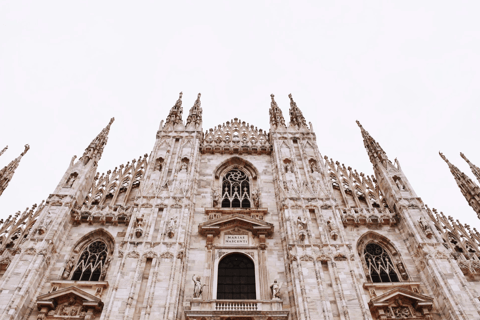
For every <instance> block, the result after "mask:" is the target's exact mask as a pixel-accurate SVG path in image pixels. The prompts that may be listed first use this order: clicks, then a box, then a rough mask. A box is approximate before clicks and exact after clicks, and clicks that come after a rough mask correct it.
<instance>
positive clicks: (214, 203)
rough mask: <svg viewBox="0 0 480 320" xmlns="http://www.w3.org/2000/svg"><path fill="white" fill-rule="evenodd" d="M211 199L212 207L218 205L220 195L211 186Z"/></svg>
mask: <svg viewBox="0 0 480 320" xmlns="http://www.w3.org/2000/svg"><path fill="white" fill-rule="evenodd" d="M212 199H213V207H216V206H218V202H219V200H220V195H219V194H218V191H217V190H215V189H213V188H212Z"/></svg>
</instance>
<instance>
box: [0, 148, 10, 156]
mask: <svg viewBox="0 0 480 320" xmlns="http://www.w3.org/2000/svg"><path fill="white" fill-rule="evenodd" d="M7 149H8V146H6V147H5V148H3V149H2V151H0V156H1V155H2V154H4V153H5V151H7Z"/></svg>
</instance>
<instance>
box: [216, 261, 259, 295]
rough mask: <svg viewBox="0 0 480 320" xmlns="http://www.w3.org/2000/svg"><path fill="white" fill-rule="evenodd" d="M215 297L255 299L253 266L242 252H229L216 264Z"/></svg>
mask: <svg viewBox="0 0 480 320" xmlns="http://www.w3.org/2000/svg"><path fill="white" fill-rule="evenodd" d="M217 299H233V300H238V299H240V300H255V299H256V294H255V266H254V264H253V261H252V260H250V259H249V258H247V257H246V256H245V255H243V254H231V255H228V256H226V257H225V258H223V259H222V260H221V261H220V263H219V264H218V286H217Z"/></svg>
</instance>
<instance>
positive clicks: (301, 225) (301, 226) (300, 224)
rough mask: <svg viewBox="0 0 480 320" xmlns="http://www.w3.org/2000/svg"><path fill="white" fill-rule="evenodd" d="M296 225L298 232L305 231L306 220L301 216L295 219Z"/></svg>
mask: <svg viewBox="0 0 480 320" xmlns="http://www.w3.org/2000/svg"><path fill="white" fill-rule="evenodd" d="M297 225H298V228H299V229H300V230H306V229H307V219H305V218H302V217H301V216H298V217H297Z"/></svg>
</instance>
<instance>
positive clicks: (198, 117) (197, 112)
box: [186, 93, 203, 128]
mask: <svg viewBox="0 0 480 320" xmlns="http://www.w3.org/2000/svg"><path fill="white" fill-rule="evenodd" d="M201 96H202V94H201V93H198V95H197V100H195V103H194V104H193V107H191V108H190V112H189V114H188V117H187V124H186V126H188V125H190V124H191V123H194V124H195V128H197V127H199V126H201V123H202V112H203V110H202V107H201V106H202V102H201V101H200V97H201Z"/></svg>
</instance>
